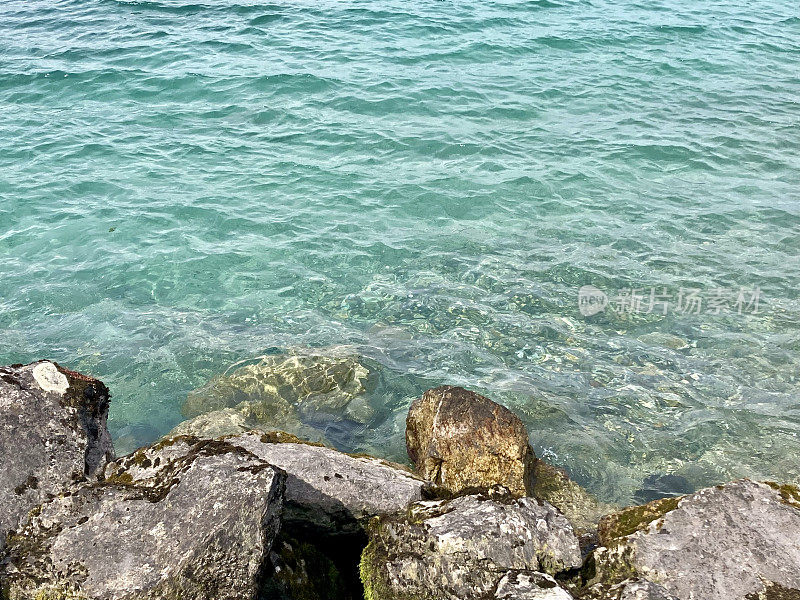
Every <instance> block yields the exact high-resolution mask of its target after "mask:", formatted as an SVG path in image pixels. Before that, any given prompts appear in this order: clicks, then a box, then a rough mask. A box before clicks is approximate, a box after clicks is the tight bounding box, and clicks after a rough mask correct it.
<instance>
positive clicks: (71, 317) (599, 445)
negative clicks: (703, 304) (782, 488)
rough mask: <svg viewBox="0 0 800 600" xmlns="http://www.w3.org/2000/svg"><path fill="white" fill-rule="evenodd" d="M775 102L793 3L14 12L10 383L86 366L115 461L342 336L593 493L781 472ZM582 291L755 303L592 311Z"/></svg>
mask: <svg viewBox="0 0 800 600" xmlns="http://www.w3.org/2000/svg"><path fill="white" fill-rule="evenodd" d="M798 99H800V10H799V9H798V4H797V2H796V0H770V1H769V2H767V1H765V0H754V1H752V2H736V1H734V0H712V1H709V2H697V1H690V0H648V1H647V2H644V1H639V0H489V1H485V2H478V3H474V2H473V3H467V2H458V1H455V0H442V1H439V2H415V1H411V2H409V1H404V2H400V1H397V0H370V1H365V0H337V1H330V0H321V1H320V0H315V1H313V2H311V1H308V0H296V1H292V2H288V1H284V0H277V1H260V0H255V1H248V2H244V1H243V0H214V1H206V0H194V1H193V0H60V1H58V2H52V1H47V2H45V1H43V0H4V1H3V2H2V3H0V114H2V117H0V364H5V363H10V362H25V361H29V360H33V359H37V358H42V357H48V358H51V359H54V360H58V361H63V362H64V363H65V364H67V365H69V366H70V367H72V368H77V369H80V370H84V371H88V372H91V373H93V374H96V375H98V376H101V377H102V378H103V379H104V380H105V381H106V382H107V383H108V384H109V386H110V387H111V389H112V390H113V391H114V403H113V409H112V415H111V422H110V424H111V427H112V429H113V432H114V435H115V436H116V437H117V439H118V441H119V444H120V447H123V448H124V447H126V446H125V444H128V445H131V444H135V443H145V442H148V441H151V440H152V439H155V438H156V437H157V436H159V435H161V434H163V433H164V432H165V431H167V430H169V429H170V427H172V426H173V425H174V424H175V423H177V422H178V421H179V420H180V418H181V416H180V411H179V407H180V403H181V402H182V401H183V399H184V398H185V397H186V394H187V392H188V391H189V390H191V389H193V388H196V387H198V386H200V385H202V384H203V383H204V382H205V381H206V380H208V379H209V378H210V377H212V376H213V375H215V374H218V373H220V372H222V371H224V370H225V368H226V367H227V366H228V365H230V364H232V363H234V362H236V361H238V360H241V359H243V358H246V357H248V356H255V355H259V354H262V353H264V352H266V351H271V350H270V349H275V348H284V349H285V348H292V347H296V346H316V347H324V346H327V345H338V344H350V345H352V346H354V347H355V348H357V349H358V351H359V352H361V353H362V354H363V355H364V356H366V357H368V358H369V359H371V360H374V361H377V362H378V363H380V364H381V365H383V366H384V367H385V368H386V369H388V370H390V371H391V372H397V373H410V374H414V375H416V376H419V377H421V378H424V380H425V381H431V382H435V383H453V384H460V385H465V386H468V387H471V388H473V389H477V390H480V391H483V392H485V393H487V394H490V395H491V396H492V397H494V398H496V399H498V400H499V401H502V402H504V403H506V404H508V405H510V406H512V407H513V408H514V409H515V410H516V411H517V412H519V413H520V414H521V415H522V416H523V418H524V419H525V421H526V423H527V424H528V426H529V428H530V430H531V433H532V435H531V439H532V442H533V443H534V445H535V448H536V451H537V453H538V454H540V455H545V456H547V457H549V458H550V459H551V460H552V461H554V462H556V463H557V464H560V465H562V466H564V467H565V468H567V469H568V470H569V471H570V472H571V473H572V474H573V476H574V477H575V478H576V479H577V480H579V481H580V482H582V483H584V484H586V485H588V486H589V487H590V488H591V489H592V490H593V491H595V492H596V493H598V494H599V495H600V496H602V497H603V498H604V499H606V500H610V501H618V502H627V501H630V500H631V499H632V498H633V496H634V494H635V493H636V492H637V490H639V491H641V488H642V487H643V485H644V484H643V481H644V480H645V479H646V478H649V480H650V481H651V482H652V481H654V480H655V481H656V483H658V481H659V478H660V477H662V476H664V475H667V474H669V475H674V476H678V477H679V478H680V481H681V482H682V483H681V485H688V486H690V487H697V486H699V485H706V484H709V483H715V482H718V481H721V480H725V479H729V478H732V477H739V476H752V477H759V478H772V479H781V480H789V481H792V480H793V481H795V482H797V481H798V480H800V439H798V433H799V432H800V392H799V391H798V377H799V375H798V374H799V373H800V302H799V301H798V297H797V292H798V289H800V259H799V258H798V255H799V254H800V192H799V191H798V190H800V170H799V168H800V105H799V104H798V102H799V100H798ZM589 284H591V285H594V286H596V287H598V288H599V289H601V290H604V291H606V292H608V293H609V294H610V293H611V292H612V291H613V290H622V289H626V288H642V289H646V290H649V289H650V288H651V287H653V286H658V287H659V288H661V287H667V288H668V289H669V290H670V293H677V292H678V290H679V289H680V288H682V287H684V288H699V289H701V290H703V291H704V293H710V292H711V290H714V289H717V288H720V289H722V288H724V289H728V290H738V289H739V288H742V287H744V288H747V289H752V288H754V287H756V286H758V287H759V288H760V290H761V292H762V297H761V305H760V308H759V312H758V313H756V314H751V312H752V311H751V312H747V311H745V314H742V315H739V314H737V312H736V311H727V312H721V313H720V314H715V313H713V312H705V310H704V311H703V312H702V313H701V314H692V313H686V312H680V311H669V313H668V314H667V315H663V314H661V313H660V312H659V311H654V312H651V313H645V312H640V313H638V312H637V313H634V312H629V313H625V312H622V313H621V314H619V315H616V314H614V313H613V312H610V310H607V311H606V312H604V313H601V314H599V315H595V316H592V317H584V316H582V315H581V314H580V312H579V311H578V303H577V295H578V289H579V288H580V287H581V286H584V285H589ZM404 411H405V406H404V405H402V403H401V404H399V405H392V406H389V407H387V415H386V421H385V423H387V424H388V425H384V426H383V427H382V428H381V429H380V432H381V433H380V435H378V434H376V435H374V436H373V439H370V438H369V435H367V436H366V438H365V439H364V441H363V444H362V448H361V449H363V450H368V451H374V452H378V453H384V454H388V455H393V457H395V458H397V457H399V455H400V454H401V453H402V417H403V415H404ZM387 431H388V432H389V433H387ZM664 481H667V482H669V481H672V480H670V479H665V480H664ZM665 485H667V486H668V487H669V485H671V484H669V483H667V484H665ZM644 487H646V486H644ZM673 487H675V486H674V485H673ZM678 487H680V486H678Z"/></svg>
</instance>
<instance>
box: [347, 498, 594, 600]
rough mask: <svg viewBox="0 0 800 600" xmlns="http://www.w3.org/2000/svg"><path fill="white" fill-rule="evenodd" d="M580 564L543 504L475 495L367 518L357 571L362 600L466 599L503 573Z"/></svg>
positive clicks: (560, 519)
mask: <svg viewBox="0 0 800 600" xmlns="http://www.w3.org/2000/svg"><path fill="white" fill-rule="evenodd" d="M580 564H581V554H580V549H579V547H578V539H577V538H576V536H575V534H574V533H573V531H572V527H571V526H570V524H569V522H568V521H567V520H566V518H565V517H564V516H563V515H562V514H561V513H559V512H558V511H557V510H556V509H555V508H553V507H552V506H551V505H549V504H546V503H540V502H538V501H537V500H535V499H533V498H519V499H514V498H512V497H511V496H510V495H506V496H495V497H490V496H489V495H483V494H482V495H470V496H461V497H458V498H455V499H451V500H436V501H423V502H416V503H414V504H412V505H411V506H410V507H409V510H408V511H407V513H406V514H405V515H402V516H399V517H383V518H380V519H376V520H375V521H373V523H372V524H371V526H370V541H369V544H368V546H367V548H366V549H365V550H364V554H363V555H362V559H361V575H362V581H363V583H364V588H365V593H366V598H367V599H368V600H399V599H406V598H426V599H427V598H436V599H437V600H456V599H461V600H467V599H483V598H486V597H491V595H493V594H494V592H495V591H496V590H497V589H498V586H499V584H500V582H501V580H502V579H503V577H504V576H505V575H506V574H507V573H508V571H545V572H549V573H556V572H559V571H562V570H566V569H570V568H574V567H577V566H579V565H580ZM512 585H516V584H514V583H513V582H511V581H509V580H506V582H505V584H504V586H505V587H504V588H502V589H506V590H508V589H511V587H512ZM506 597H511V596H506Z"/></svg>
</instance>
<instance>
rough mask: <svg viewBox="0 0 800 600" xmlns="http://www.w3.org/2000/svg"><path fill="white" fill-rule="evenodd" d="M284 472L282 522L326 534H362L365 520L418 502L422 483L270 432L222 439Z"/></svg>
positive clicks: (394, 469)
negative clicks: (284, 491)
mask: <svg viewBox="0 0 800 600" xmlns="http://www.w3.org/2000/svg"><path fill="white" fill-rule="evenodd" d="M227 440H228V441H229V442H230V443H233V444H236V445H237V446H241V447H242V448H246V449H247V450H249V451H250V452H252V453H253V454H255V455H256V456H258V457H259V458H261V459H262V460H264V461H266V462H268V463H270V464H272V465H275V466H276V467H279V468H280V469H283V470H284V471H286V473H287V479H286V504H285V509H284V521H285V522H286V523H287V524H289V525H291V526H293V527H294V528H303V529H311V530H313V531H315V532H323V533H325V534H328V535H339V534H352V533H358V532H362V531H363V528H364V526H365V525H366V524H367V522H368V521H369V519H370V518H372V517H374V516H378V515H387V514H394V513H398V512H401V511H403V510H405V508H406V507H407V506H408V505H409V504H410V503H411V502H414V501H416V500H419V499H421V498H422V494H423V490H424V489H425V488H426V486H427V484H426V482H424V481H422V480H421V479H419V478H417V477H415V476H414V475H412V474H411V473H410V472H408V471H407V470H405V469H404V468H402V467H401V466H399V465H395V464H392V463H389V462H386V461H382V460H378V459H376V458H371V457H368V456H352V455H349V454H345V453H343V452H339V451H337V450H332V449H331V448H326V447H324V446H322V445H320V444H311V443H308V442H304V441H302V440H300V439H298V438H296V437H294V436H291V435H288V434H285V433H281V432H273V433H269V434H261V433H256V432H251V433H247V434H243V435H240V436H236V437H233V438H227Z"/></svg>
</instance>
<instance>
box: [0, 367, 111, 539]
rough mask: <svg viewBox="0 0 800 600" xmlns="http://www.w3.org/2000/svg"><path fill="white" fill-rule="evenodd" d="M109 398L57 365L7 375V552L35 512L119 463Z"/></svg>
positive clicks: (2, 529) (3, 506)
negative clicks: (108, 425)
mask: <svg viewBox="0 0 800 600" xmlns="http://www.w3.org/2000/svg"><path fill="white" fill-rule="evenodd" d="M109 397H110V394H109V392H108V388H107V387H106V386H105V385H103V383H102V382H100V381H98V380H97V379H93V378H91V377H87V376H85V375H81V374H80V373H75V372H73V371H69V370H67V369H64V368H63V367H60V366H59V365H57V364H55V363H52V362H48V361H41V362H36V363H32V364H29V365H26V366H23V365H13V366H10V367H0V456H2V468H0V549H2V548H3V546H4V545H5V542H6V536H7V534H8V532H9V531H10V530H14V529H16V528H17V526H18V525H19V524H20V520H21V519H23V518H24V517H25V516H26V515H27V514H28V511H30V510H31V509H33V508H34V507H35V506H38V505H39V504H40V503H41V502H42V501H43V500H44V499H45V498H46V497H48V496H49V495H53V494H57V493H59V492H60V491H61V490H62V488H63V487H64V486H65V485H67V484H68V483H70V482H72V481H80V480H83V479H87V478H92V477H94V476H95V474H96V473H97V472H98V470H100V469H102V468H103V467H104V466H105V464H106V462H107V461H109V460H111V459H113V457H114V449H113V447H112V445H111V436H110V435H109V433H108V429H107V428H106V419H107V417H108V403H109Z"/></svg>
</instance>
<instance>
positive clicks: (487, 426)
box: [406, 386, 536, 496]
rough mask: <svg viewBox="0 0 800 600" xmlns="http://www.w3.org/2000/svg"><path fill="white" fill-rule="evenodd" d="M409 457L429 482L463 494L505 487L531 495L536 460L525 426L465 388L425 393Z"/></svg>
mask: <svg viewBox="0 0 800 600" xmlns="http://www.w3.org/2000/svg"><path fill="white" fill-rule="evenodd" d="M406 446H407V449H408V456H409V458H410V459H411V460H412V461H413V463H414V464H415V465H416V467H417V471H418V472H419V473H420V475H422V477H423V478H425V479H427V480H428V481H431V482H433V483H436V484H437V485H439V486H442V487H443V488H445V489H447V490H449V491H451V492H453V493H458V492H461V491H465V490H470V489H480V488H483V489H486V488H489V487H492V486H493V485H503V486H505V487H506V488H508V489H509V490H510V491H511V493H512V494H515V495H518V496H524V495H529V494H530V493H531V492H532V488H533V469H534V463H535V460H536V457H535V455H534V453H533V450H532V449H531V447H530V444H529V443H528V433H527V431H526V429H525V426H524V425H523V423H522V421H520V419H519V418H518V417H517V416H516V415H515V414H514V413H512V412H511V411H510V410H508V409H507V408H505V407H503V406H501V405H499V404H497V403H495V402H493V401H491V400H489V399H488V398H485V397H484V396H481V395H479V394H476V393H475V392H471V391H468V390H465V389H463V388H459V387H452V386H444V387H439V388H434V389H432V390H428V391H427V392H425V393H424V394H423V395H422V397H421V398H418V399H417V400H415V401H414V402H413V404H412V405H411V408H410V409H409V412H408V418H407V420H406Z"/></svg>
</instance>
